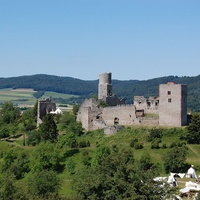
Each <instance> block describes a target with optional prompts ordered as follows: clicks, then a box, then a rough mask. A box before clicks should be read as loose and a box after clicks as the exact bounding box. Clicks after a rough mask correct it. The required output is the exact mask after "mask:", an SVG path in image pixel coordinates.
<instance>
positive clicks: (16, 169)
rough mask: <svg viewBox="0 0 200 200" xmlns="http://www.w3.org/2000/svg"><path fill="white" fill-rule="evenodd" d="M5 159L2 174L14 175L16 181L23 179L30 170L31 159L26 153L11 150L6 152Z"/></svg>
mask: <svg viewBox="0 0 200 200" xmlns="http://www.w3.org/2000/svg"><path fill="white" fill-rule="evenodd" d="M3 158H4V160H3V167H2V172H3V173H5V172H7V173H10V174H13V175H14V176H15V178H16V179H21V178H23V177H24V174H25V173H28V172H29V170H30V168H29V157H28V154H27V153H26V152H24V151H20V152H19V151H16V150H15V151H14V150H13V149H11V150H8V151H6V152H5V154H4V157H3Z"/></svg>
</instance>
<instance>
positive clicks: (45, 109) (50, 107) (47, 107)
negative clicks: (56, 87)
mask: <svg viewBox="0 0 200 200" xmlns="http://www.w3.org/2000/svg"><path fill="white" fill-rule="evenodd" d="M55 110H56V104H55V103H54V102H52V101H51V99H40V100H38V109H37V126H39V124H41V123H42V118H43V117H44V116H45V115H46V114H47V113H50V112H51V111H55Z"/></svg>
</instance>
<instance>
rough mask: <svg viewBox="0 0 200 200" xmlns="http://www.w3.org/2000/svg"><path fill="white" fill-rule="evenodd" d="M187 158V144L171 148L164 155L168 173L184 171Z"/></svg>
mask: <svg viewBox="0 0 200 200" xmlns="http://www.w3.org/2000/svg"><path fill="white" fill-rule="evenodd" d="M186 158H187V148H186V146H182V147H178V146H176V147H173V148H172V149H170V150H169V152H167V153H166V154H165V155H164V156H163V160H164V167H165V170H166V172H167V173H169V172H177V171H183V169H184V166H185V161H186Z"/></svg>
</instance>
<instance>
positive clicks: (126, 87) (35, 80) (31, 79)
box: [0, 74, 200, 112]
mask: <svg viewBox="0 0 200 200" xmlns="http://www.w3.org/2000/svg"><path fill="white" fill-rule="evenodd" d="M167 82H174V83H179V84H187V85H188V110H189V111H196V112H200V89H199V88H200V75H199V76H194V77H189V76H184V77H178V76H166V77H160V78H154V79H149V80H142V81H139V80H125V81H120V80H113V81H112V84H113V93H114V94H116V95H117V96H118V97H120V98H121V97H125V98H126V103H132V102H133V97H134V96H145V97H149V96H158V92H159V91H158V89H159V84H163V83H167ZM5 88H13V89H16V88H29V89H33V90H34V91H52V92H56V93H63V94H70V95H78V96H79V97H78V98H74V97H71V98H69V99H68V100H67V102H68V103H70V104H74V103H81V102H82V101H83V100H84V99H85V98H87V97H91V96H93V95H97V89H98V80H93V81H85V80H80V79H75V78H71V77H60V76H52V75H45V74H37V75H32V76H20V77H11V78H0V89H5Z"/></svg>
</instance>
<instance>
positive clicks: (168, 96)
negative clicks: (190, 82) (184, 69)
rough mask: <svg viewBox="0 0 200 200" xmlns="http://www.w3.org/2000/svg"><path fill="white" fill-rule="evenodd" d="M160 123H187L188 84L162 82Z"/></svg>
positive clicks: (164, 124)
mask: <svg viewBox="0 0 200 200" xmlns="http://www.w3.org/2000/svg"><path fill="white" fill-rule="evenodd" d="M159 96H160V103H159V125H162V126H177V127H179V126H184V125H186V124H187V86H186V85H181V84H174V83H168V84H161V85H160V86H159Z"/></svg>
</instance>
